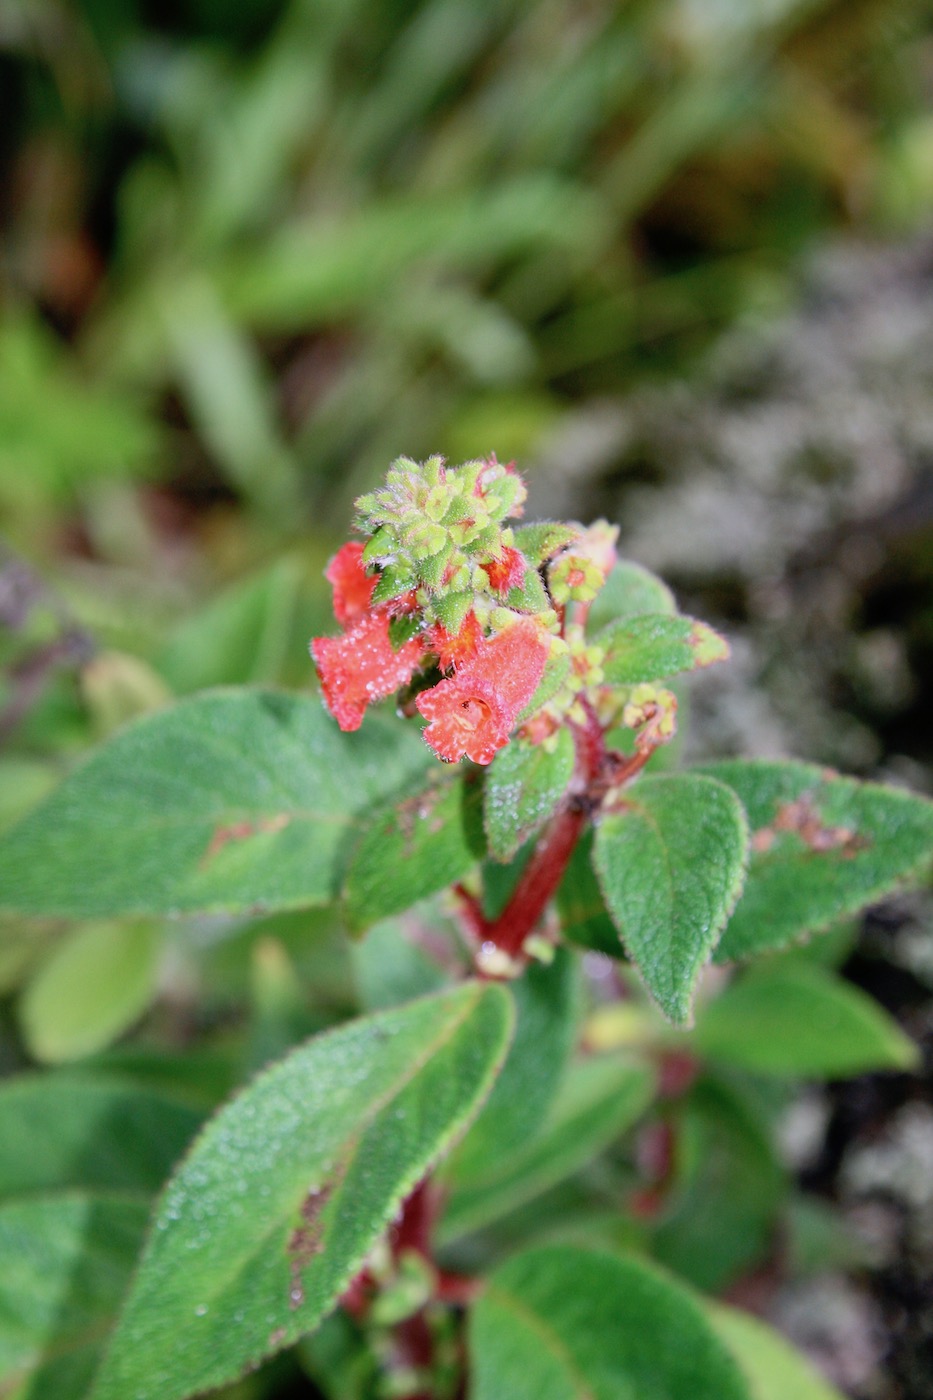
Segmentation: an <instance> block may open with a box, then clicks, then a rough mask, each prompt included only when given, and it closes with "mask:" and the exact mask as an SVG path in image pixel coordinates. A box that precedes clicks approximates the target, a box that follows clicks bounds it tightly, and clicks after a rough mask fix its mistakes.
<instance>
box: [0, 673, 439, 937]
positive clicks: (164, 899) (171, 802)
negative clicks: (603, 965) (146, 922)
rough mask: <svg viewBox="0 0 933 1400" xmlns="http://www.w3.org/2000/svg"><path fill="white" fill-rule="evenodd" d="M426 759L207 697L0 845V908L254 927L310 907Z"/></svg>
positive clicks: (106, 763)
mask: <svg viewBox="0 0 933 1400" xmlns="http://www.w3.org/2000/svg"><path fill="white" fill-rule="evenodd" d="M427 761H428V758H427V754H426V751H425V749H424V746H423V745H422V744H421V743H419V741H418V738H417V736H416V735H415V734H413V733H410V732H409V731H408V730H407V729H406V727H405V726H404V725H399V724H394V725H391V726H388V725H384V724H381V723H380V722H379V720H378V719H377V718H376V717H375V716H374V717H373V720H372V721H368V722H367V724H366V725H365V726H364V728H363V729H362V730H361V731H360V732H359V733H358V734H341V733H340V731H339V730H338V728H337V726H336V724H335V723H334V721H333V720H332V719H330V718H329V717H328V716H327V715H326V714H325V713H324V712H323V710H322V709H321V706H320V704H319V703H318V701H316V700H312V699H307V698H304V697H298V696H293V695H285V694H279V693H277V692H275V691H263V690H233V691H213V692H209V693H207V694H205V695H200V696H198V697H197V698H195V699H192V700H185V701H182V702H181V703H180V704H178V705H176V706H174V707H173V708H171V709H166V710H161V711H159V712H158V713H157V714H153V715H150V716H148V717H147V718H145V719H143V720H140V721H139V722H138V723H137V724H134V725H132V726H130V727H129V728H128V729H124V730H123V731H122V732H121V733H119V734H118V735H117V736H116V737H115V738H114V739H113V740H112V741H111V742H110V743H108V744H106V745H105V746H104V747H103V748H102V749H100V750H98V751H97V752H96V753H95V754H93V755H92V757H91V758H90V759H89V761H88V762H87V763H86V764H84V766H83V767H81V768H79V769H78V770H77V771H76V772H75V773H74V774H72V776H71V777H69V778H68V779H66V781H65V782H64V783H63V784H62V786H61V787H60V788H58V789H57V790H56V791H55V792H53V793H52V795H51V796H50V797H49V798H47V799H46V801H44V802H43V803H41V804H40V806H39V807H38V808H37V809H35V811H33V812H32V813H30V815H29V816H28V817H26V818H25V820H24V821H22V822H21V823H20V824H19V825H18V826H16V827H14V828H13V829H12V830H11V831H9V832H7V833H5V834H4V835H3V837H2V838H0V908H4V909H11V910H16V911H18V912H20V913H28V914H60V915H66V916H68V915H71V916H74V917H86V918H98V917H102V918H107V917H109V916H111V915H114V914H177V913H191V912H195V911H230V912H244V911H249V912H258V911H261V910H267V909H268V910H271V909H287V908H297V907H301V906H304V905H313V904H324V903H327V902H328V901H329V900H331V899H333V898H334V897H335V896H336V894H337V891H338V889H339V879H340V874H341V867H342V864H343V859H344V852H345V850H346V848H347V846H348V845H349V844H350V843H351V842H352V840H353V837H354V834H355V830H356V828H357V827H358V826H359V822H360V818H361V817H363V816H364V815H365V814H366V813H367V812H368V811H369V809H370V807H371V806H372V803H373V801H374V800H378V799H379V798H380V797H382V796H384V795H385V794H386V793H389V792H392V791H394V790H397V789H398V787H399V786H400V785H401V784H402V783H403V782H404V781H405V780H406V779H410V778H411V776H412V775H414V774H415V773H418V772H419V771H421V770H422V769H423V767H424V766H425V764H426V763H427Z"/></svg>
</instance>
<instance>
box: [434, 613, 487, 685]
mask: <svg viewBox="0 0 933 1400" xmlns="http://www.w3.org/2000/svg"><path fill="white" fill-rule="evenodd" d="M482 640H483V629H482V628H481V627H480V625H479V621H478V619H477V616H476V613H475V612H473V610H472V608H471V609H470V611H469V612H468V613H467V615H466V617H465V618H464V619H463V626H462V627H461V628H460V631H459V632H457V633H455V634H451V633H450V632H448V631H447V628H446V627H444V626H442V625H441V623H439V622H436V623H435V624H434V626H433V627H432V628H431V630H430V632H429V633H428V637H427V641H428V647H429V649H430V650H431V651H434V652H436V653H437V663H438V665H439V666H440V668H441V670H442V671H459V669H460V668H461V666H464V665H466V664H467V663H468V662H469V661H472V660H473V658H474V656H475V655H476V653H477V650H478V649H479V646H480V643H481V642H482Z"/></svg>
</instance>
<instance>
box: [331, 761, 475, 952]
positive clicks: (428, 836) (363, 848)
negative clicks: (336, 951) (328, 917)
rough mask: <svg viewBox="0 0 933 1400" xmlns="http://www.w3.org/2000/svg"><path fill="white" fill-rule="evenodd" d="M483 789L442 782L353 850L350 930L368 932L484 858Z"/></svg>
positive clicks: (347, 894) (375, 827) (347, 892)
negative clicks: (372, 926)
mask: <svg viewBox="0 0 933 1400" xmlns="http://www.w3.org/2000/svg"><path fill="white" fill-rule="evenodd" d="M479 803H480V789H479V786H478V784H476V783H475V782H468V781H465V780H464V779H463V778H460V777H456V778H453V779H451V778H448V777H447V776H446V775H445V774H443V773H440V774H439V776H438V777H437V778H436V780H435V781H434V782H433V783H432V784H431V785H430V786H428V787H425V788H422V789H421V791H420V792H417V793H414V794H413V795H411V796H410V797H406V798H405V800H404V801H402V802H398V803H395V804H393V805H392V806H389V807H385V808H383V809H382V811H380V812H379V813H378V814H377V816H376V817H375V818H374V820H373V821H371V822H370V824H369V825H368V826H367V828H366V830H365V831H364V832H363V835H362V836H361V837H360V840H359V841H358V843H357V844H356V846H355V847H354V849H353V853H352V855H351V856H350V860H349V866H348V869H347V878H346V884H345V885H344V889H343V898H344V913H345V915H346V920H347V924H348V926H349V928H350V929H351V930H352V931H353V932H357V933H358V932H360V931H361V930H363V929H365V928H367V927H368V926H369V925H370V924H374V923H377V922H378V921H379V920H380V919H385V918H388V917H389V915H391V914H402V913H404V911H405V910H406V909H410V908H411V906H412V905H413V904H417V902H418V900H419V899H424V898H425V896H426V895H429V894H434V893H435V891H436V890H441V889H445V888H446V886H448V885H452V884H454V883H455V882H456V881H457V880H460V879H462V877H463V876H464V875H466V873H467V871H468V870H469V869H470V868H471V867H472V866H474V865H475V864H476V862H477V860H479V859H480V857H481V855H482V834H481V831H480V820H481V818H480V812H479Z"/></svg>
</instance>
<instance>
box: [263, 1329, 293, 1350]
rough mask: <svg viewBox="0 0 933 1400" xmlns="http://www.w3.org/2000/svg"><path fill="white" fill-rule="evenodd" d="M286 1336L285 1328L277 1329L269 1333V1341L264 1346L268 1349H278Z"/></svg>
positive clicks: (286, 1330)
mask: <svg viewBox="0 0 933 1400" xmlns="http://www.w3.org/2000/svg"><path fill="white" fill-rule="evenodd" d="M287 1336H288V1328H287V1327H277V1328H276V1329H275V1331H274V1332H270V1333H269V1341H268V1342H267V1344H266V1345H267V1346H270V1347H280V1346H281V1345H282V1343H283V1342H284V1341H285V1338H286V1337H287Z"/></svg>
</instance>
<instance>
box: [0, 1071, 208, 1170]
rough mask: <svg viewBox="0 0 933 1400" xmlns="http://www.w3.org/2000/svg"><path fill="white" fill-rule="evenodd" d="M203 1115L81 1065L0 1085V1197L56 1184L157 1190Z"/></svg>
mask: <svg viewBox="0 0 933 1400" xmlns="http://www.w3.org/2000/svg"><path fill="white" fill-rule="evenodd" d="M202 1116H203V1115H202V1114H200V1113H198V1112H197V1111H196V1110H195V1109H193V1108H190V1107H189V1106H188V1105H187V1104H185V1103H180V1102H178V1101H177V1100H176V1099H174V1098H173V1097H170V1096H169V1095H168V1094H164V1093H161V1092H159V1091H156V1090H153V1089H148V1088H143V1087H141V1086H139V1085H135V1084H132V1083H130V1082H128V1081H126V1080H121V1079H118V1078H115V1077H109V1076H106V1075H103V1074H100V1075H92V1074H90V1073H89V1072H87V1071H82V1072H78V1071H71V1070H61V1071H59V1072H57V1073H53V1074H42V1075H39V1074H23V1075H18V1076H16V1077H15V1078H12V1079H6V1080H4V1082H3V1084H2V1085H0V1198H4V1197H9V1196H17V1195H22V1194H24V1193H26V1192H35V1191H48V1190H58V1189H85V1188H86V1189H88V1190H97V1189H99V1190H106V1191H118V1190H119V1191H138V1192H143V1193H151V1192H153V1191H156V1190H158V1188H159V1187H160V1186H161V1185H162V1183H163V1181H164V1180H165V1178H166V1177H167V1176H168V1173H169V1171H170V1170H171V1168H172V1166H173V1165H174V1164H175V1162H176V1161H177V1160H178V1158H179V1157H180V1156H181V1154H182V1152H183V1151H184V1149H185V1148H186V1147H187V1145H188V1143H189V1142H190V1141H191V1139H192V1137H193V1136H194V1134H195V1132H196V1130H197V1127H198V1124H199V1123H200V1122H201V1119H202Z"/></svg>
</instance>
